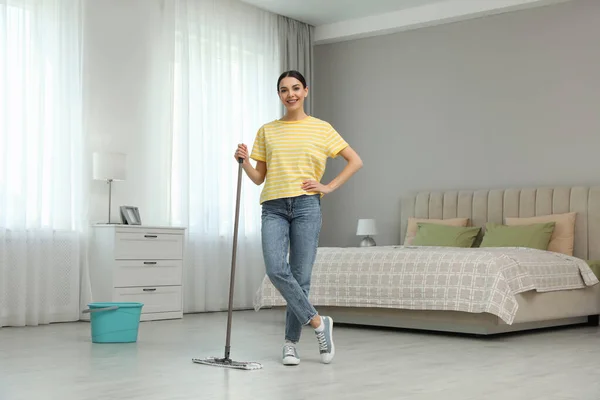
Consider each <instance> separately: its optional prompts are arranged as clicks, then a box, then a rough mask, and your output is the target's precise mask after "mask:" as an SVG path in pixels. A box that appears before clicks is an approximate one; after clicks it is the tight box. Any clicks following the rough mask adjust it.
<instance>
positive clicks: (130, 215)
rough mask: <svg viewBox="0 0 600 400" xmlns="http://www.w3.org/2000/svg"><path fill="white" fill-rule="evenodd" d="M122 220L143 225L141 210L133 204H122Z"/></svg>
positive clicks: (127, 223)
mask: <svg viewBox="0 0 600 400" xmlns="http://www.w3.org/2000/svg"><path fill="white" fill-rule="evenodd" d="M120 211H121V221H122V222H123V224H126V225H141V224H142V218H141V217H140V210H139V209H138V208H137V207H133V206H121V207H120Z"/></svg>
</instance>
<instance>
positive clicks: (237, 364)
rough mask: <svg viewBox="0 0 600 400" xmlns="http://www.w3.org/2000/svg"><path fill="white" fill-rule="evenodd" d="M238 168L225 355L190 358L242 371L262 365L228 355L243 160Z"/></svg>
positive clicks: (195, 361)
mask: <svg viewBox="0 0 600 400" xmlns="http://www.w3.org/2000/svg"><path fill="white" fill-rule="evenodd" d="M238 162H239V166H238V182H237V199H236V203H235V225H234V228H233V252H232V257H231V277H230V280H229V310H228V312H227V338H226V340H225V355H224V357H223V358H217V357H208V358H192V361H193V362H194V363H196V364H204V365H212V366H214V367H223V368H235V369H243V370H256V369H261V368H262V365H261V364H260V363H257V362H253V361H234V360H232V359H231V358H230V357H229V355H230V350H231V314H232V308H233V288H234V283H235V260H236V253H237V236H238V224H239V219H240V192H241V188H242V163H243V162H244V160H243V159H241V158H240V159H239V160H238Z"/></svg>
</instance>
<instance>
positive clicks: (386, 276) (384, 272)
mask: <svg viewBox="0 0 600 400" xmlns="http://www.w3.org/2000/svg"><path fill="white" fill-rule="evenodd" d="M400 214H401V221H400V237H401V243H400V244H399V245H397V246H376V247H364V248H361V247H349V248H329V247H320V248H319V249H318V252H317V259H316V262H315V265H314V268H313V275H312V284H311V291H310V295H309V297H310V300H311V301H312V303H313V304H314V305H315V307H316V308H317V309H318V310H319V313H321V314H322V315H331V316H332V317H333V319H334V321H336V322H338V323H345V324H358V325H371V326H385V327H396V328H409V329H419V330H431V331H444V332H457V333H468V334H477V335H492V334H498V333H505V332H515V331H523V330H531V329H539V328H548V327H556V326H565V325H580V324H584V325H590V324H592V325H598V315H599V314H600V284H599V281H598V278H597V276H596V274H595V273H594V271H592V269H591V268H590V267H589V265H588V262H587V261H588V260H598V259H600V188H598V187H558V188H526V189H519V188H511V189H498V190H478V191H445V192H420V193H417V194H416V195H414V196H411V197H409V198H405V199H403V200H402V201H401V213H400ZM564 215H570V216H571V217H572V218H573V219H574V223H573V224H571V226H572V230H571V237H570V248H569V249H570V250H568V251H564V252H559V251H558V250H556V249H555V248H552V249H551V250H550V248H549V249H538V248H528V247H479V246H480V245H481V240H482V238H483V237H485V234H486V233H487V232H486V227H490V226H491V225H490V224H499V225H501V226H506V225H505V224H507V223H508V222H507V221H511V222H510V224H512V225H513V226H514V225H519V224H521V225H527V224H529V223H528V222H527V221H530V218H531V217H537V218H546V217H548V218H551V219H552V218H554V216H564ZM465 219H466V220H467V221H468V222H467V223H466V226H470V227H479V228H481V233H480V235H481V236H480V237H479V238H478V240H479V243H477V244H474V245H473V247H467V248H465V247H452V246H419V245H414V244H413V242H412V240H414V225H415V223H416V222H415V221H417V222H425V223H426V222H428V221H438V222H439V221H440V220H441V221H444V222H441V224H446V222H448V221H454V220H463V221H464V220H465ZM534 220H535V219H534ZM519 221H521V222H519ZM448 224H450V223H449V222H448ZM561 224H562V223H561ZM419 226H422V225H419ZM463 226H465V224H463ZM556 226H558V224H557V225H556ZM561 226H564V225H561ZM561 229H562V228H561ZM411 230H412V231H411ZM490 230H491V228H490ZM562 233H564V232H562ZM565 237H566V240H567V241H566V242H562V244H561V245H565V243H567V247H568V244H569V243H568V242H569V237H568V235H566V236H564V237H562V238H561V240H564V239H565ZM553 238H554V236H553ZM557 240H558V239H557ZM553 243H555V242H553ZM561 251H562V250H561ZM254 306H255V309H256V310H257V311H258V310H259V309H261V308H263V307H284V306H285V300H284V299H283V298H282V297H281V295H280V294H279V293H278V292H277V290H276V289H275V288H274V287H273V285H272V284H271V282H270V281H269V279H268V277H266V276H265V278H264V280H263V282H262V285H261V286H260V288H259V289H258V291H257V293H256V297H255V304H254Z"/></svg>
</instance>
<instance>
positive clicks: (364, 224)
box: [356, 219, 377, 236]
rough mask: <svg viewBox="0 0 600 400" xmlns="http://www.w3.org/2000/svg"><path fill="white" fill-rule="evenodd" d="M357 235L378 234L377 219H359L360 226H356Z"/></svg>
mask: <svg viewBox="0 0 600 400" xmlns="http://www.w3.org/2000/svg"><path fill="white" fill-rule="evenodd" d="M356 235H358V236H371V235H377V226H376V225H375V220H374V219H359V220H358V227H357V228H356Z"/></svg>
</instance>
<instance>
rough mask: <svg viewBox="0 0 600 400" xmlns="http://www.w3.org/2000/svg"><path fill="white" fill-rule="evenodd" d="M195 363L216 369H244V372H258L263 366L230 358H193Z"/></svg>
mask: <svg viewBox="0 0 600 400" xmlns="http://www.w3.org/2000/svg"><path fill="white" fill-rule="evenodd" d="M192 361H193V362H195V363H196V364H204V365H212V366H214V367H222V368H234V369H244V370H256V369H261V368H262V365H261V364H260V363H257V362H252V361H233V360H231V359H229V358H216V357H209V358H193V359H192Z"/></svg>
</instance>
